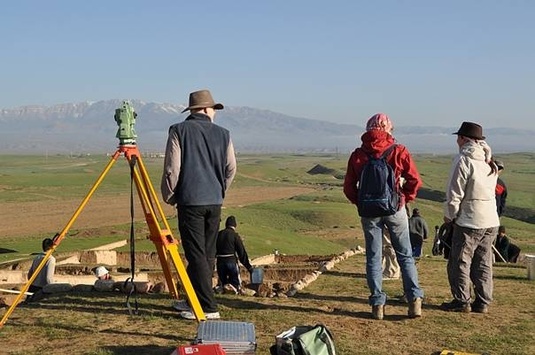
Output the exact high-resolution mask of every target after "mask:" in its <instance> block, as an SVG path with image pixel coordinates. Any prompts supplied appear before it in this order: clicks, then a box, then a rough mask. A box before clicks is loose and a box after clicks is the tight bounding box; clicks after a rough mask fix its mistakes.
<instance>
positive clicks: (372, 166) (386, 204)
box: [357, 144, 400, 217]
mask: <svg viewBox="0 0 535 355" xmlns="http://www.w3.org/2000/svg"><path fill="white" fill-rule="evenodd" d="M395 147H396V144H392V145H391V146H390V147H389V148H388V149H386V150H385V151H384V152H383V154H381V156H380V157H378V158H375V157H373V156H371V155H368V162H367V163H366V164H365V165H364V167H363V169H362V173H361V175H360V180H359V191H358V199H357V209H358V211H359V215H360V216H361V217H382V216H391V215H393V214H394V213H396V212H397V211H398V208H399V200H400V198H399V190H398V188H397V186H396V176H395V174H394V169H393V168H392V167H391V166H390V165H389V164H388V163H387V162H386V157H388V155H389V154H390V152H392V150H393V149H394V148H395Z"/></svg>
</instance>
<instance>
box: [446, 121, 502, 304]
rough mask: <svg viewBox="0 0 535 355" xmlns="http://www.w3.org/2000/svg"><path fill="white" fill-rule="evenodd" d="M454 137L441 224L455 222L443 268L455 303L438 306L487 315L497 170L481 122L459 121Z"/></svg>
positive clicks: (496, 224)
mask: <svg viewBox="0 0 535 355" xmlns="http://www.w3.org/2000/svg"><path fill="white" fill-rule="evenodd" d="M453 134H455V135H457V145H458V147H459V154H457V156H456V157H455V158H454V159H453V163H452V166H451V170H450V174H449V178H448V183H447V187H446V202H445V204H444V222H445V223H450V222H453V236H452V243H451V251H450V254H449V257H448V267H447V271H448V280H449V284H450V289H451V294H452V296H453V300H452V301H451V302H444V303H443V304H442V305H441V308H442V309H443V310H446V311H454V312H470V311H473V312H478V313H487V312H488V305H489V304H490V303H491V302H492V292H493V283H492V255H493V251H492V243H493V242H494V240H495V239H496V234H497V232H498V226H499V225H500V219H499V217H498V212H497V209H496V198H495V188H496V181H497V179H498V167H497V166H496V164H495V163H494V162H493V161H492V160H491V156H492V154H491V153H492V152H491V148H490V146H489V145H488V144H487V143H486V142H485V137H484V136H483V128H482V127H481V126H480V125H479V124H477V123H473V122H463V123H462V124H461V127H460V128H459V130H458V131H457V132H455V133H453ZM472 284H473V286H474V291H475V299H474V298H472V296H471V285H472Z"/></svg>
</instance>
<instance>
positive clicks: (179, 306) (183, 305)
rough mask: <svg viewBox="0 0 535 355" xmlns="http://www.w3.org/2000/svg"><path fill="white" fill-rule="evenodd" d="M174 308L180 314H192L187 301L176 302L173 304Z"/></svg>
mask: <svg viewBox="0 0 535 355" xmlns="http://www.w3.org/2000/svg"><path fill="white" fill-rule="evenodd" d="M172 307H173V308H174V309H175V310H177V311H179V312H182V311H190V312H191V307H190V305H189V303H188V301H186V300H180V301H176V302H175V303H173V306H172Z"/></svg>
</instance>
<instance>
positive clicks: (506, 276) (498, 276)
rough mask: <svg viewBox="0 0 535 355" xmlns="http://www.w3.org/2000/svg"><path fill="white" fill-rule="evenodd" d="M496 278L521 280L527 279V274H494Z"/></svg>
mask: <svg viewBox="0 0 535 355" xmlns="http://www.w3.org/2000/svg"><path fill="white" fill-rule="evenodd" d="M493 278H494V279H496V280H519V281H527V280H528V278H527V276H520V275H494V276H493Z"/></svg>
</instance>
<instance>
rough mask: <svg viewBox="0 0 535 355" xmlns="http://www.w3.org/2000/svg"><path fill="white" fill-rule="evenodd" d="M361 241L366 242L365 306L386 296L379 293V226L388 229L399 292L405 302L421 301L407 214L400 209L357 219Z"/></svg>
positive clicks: (380, 278) (381, 284)
mask: <svg viewBox="0 0 535 355" xmlns="http://www.w3.org/2000/svg"><path fill="white" fill-rule="evenodd" d="M360 221H361V223H362V229H363V230H364V239H365V240H366V280H367V282H368V287H369V289H370V292H371V295H370V297H369V303H370V305H372V306H378V305H384V304H385V303H386V294H385V293H384V292H383V268H382V251H383V227H384V226H386V227H388V231H389V232H390V240H391V241H392V246H393V247H394V250H395V251H396V259H397V261H398V264H399V266H400V268H401V278H402V279H403V291H404V292H405V296H406V297H407V300H408V301H409V302H410V301H413V300H415V299H416V298H423V296H424V292H423V290H422V289H421V288H420V286H419V284H418V271H417V270H416V265H415V264H414V258H413V257H412V247H411V242H410V238H409V221H408V217H407V212H405V209H404V208H401V209H400V210H399V211H398V212H396V213H395V214H393V215H391V216H385V217H374V218H369V217H361V219H360Z"/></svg>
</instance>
